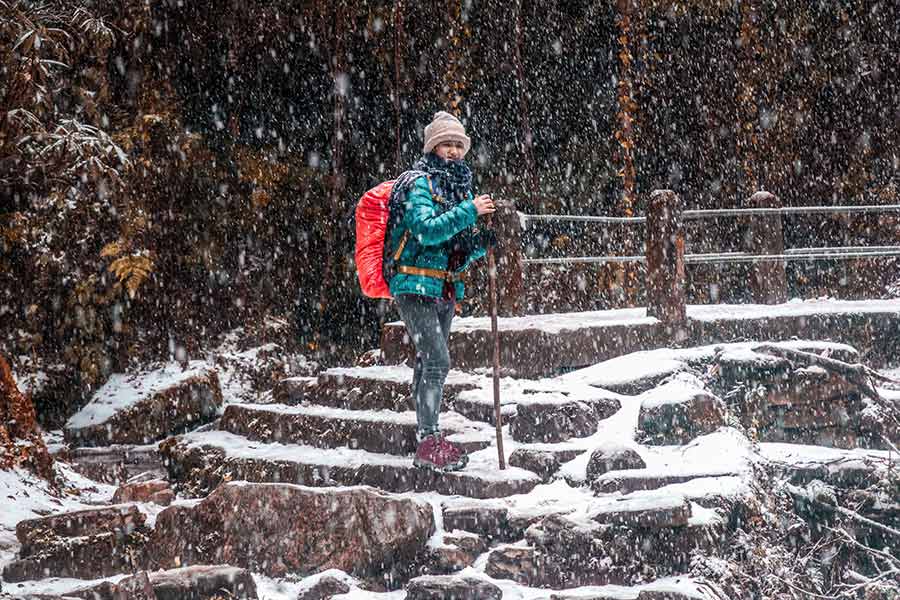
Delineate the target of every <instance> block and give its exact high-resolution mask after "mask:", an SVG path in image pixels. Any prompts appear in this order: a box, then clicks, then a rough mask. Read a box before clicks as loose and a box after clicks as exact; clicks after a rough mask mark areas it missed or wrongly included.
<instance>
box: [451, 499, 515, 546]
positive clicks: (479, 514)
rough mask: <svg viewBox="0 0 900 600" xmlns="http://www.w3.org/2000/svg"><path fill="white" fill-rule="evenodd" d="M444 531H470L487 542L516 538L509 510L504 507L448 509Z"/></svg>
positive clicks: (478, 506) (469, 506) (481, 506)
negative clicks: (511, 525)
mask: <svg viewBox="0 0 900 600" xmlns="http://www.w3.org/2000/svg"><path fill="white" fill-rule="evenodd" d="M444 529H445V530H447V531H453V530H454V529H461V530H463V531H470V532H473V533H477V534H479V535H481V536H483V537H484V538H485V539H487V540H510V539H511V538H513V537H515V532H514V531H512V528H511V527H510V522H509V509H507V508H506V507H502V506H488V505H483V504H479V505H475V504H473V505H463V506H450V507H446V508H444ZM520 533H521V532H520Z"/></svg>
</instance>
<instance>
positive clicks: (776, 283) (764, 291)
mask: <svg viewBox="0 0 900 600" xmlns="http://www.w3.org/2000/svg"><path fill="white" fill-rule="evenodd" d="M781 206H782V204H781V199H780V198H779V197H778V196H776V195H775V194H770V193H769V192H756V193H755V194H753V195H752V196H751V197H750V198H748V199H746V200H745V201H744V208H781ZM744 219H745V220H744V227H745V228H744V239H743V250H744V252H748V253H750V254H784V235H783V232H782V225H781V215H777V214H776V215H753V216H748V217H744ZM784 264H785V263H784V261H783V260H779V261H773V262H754V263H751V264H750V293H751V294H752V296H753V301H754V302H756V303H758V304H779V303H781V302H786V301H787V274H786V272H785V267H784Z"/></svg>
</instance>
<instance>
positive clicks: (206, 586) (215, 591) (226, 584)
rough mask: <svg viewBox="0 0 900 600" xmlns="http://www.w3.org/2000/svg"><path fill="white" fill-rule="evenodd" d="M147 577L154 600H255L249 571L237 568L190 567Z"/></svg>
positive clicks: (158, 572) (226, 566)
mask: <svg viewBox="0 0 900 600" xmlns="http://www.w3.org/2000/svg"><path fill="white" fill-rule="evenodd" d="M149 575H150V584H151V585H152V586H153V591H154V593H155V594H156V598H157V599H158V600H206V599H210V600H214V599H218V598H234V599H238V598H242V599H243V598H246V599H251V598H257V595H256V583H255V582H254V581H253V576H252V575H251V574H250V571H248V570H246V569H241V568H238V567H231V566H228V565H194V566H190V567H182V568H178V569H170V570H168V571H153V572H151V573H150V574H149ZM126 581H127V580H126Z"/></svg>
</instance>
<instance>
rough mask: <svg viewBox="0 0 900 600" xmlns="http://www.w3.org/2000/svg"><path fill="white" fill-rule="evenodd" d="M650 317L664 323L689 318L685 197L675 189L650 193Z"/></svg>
mask: <svg viewBox="0 0 900 600" xmlns="http://www.w3.org/2000/svg"><path fill="white" fill-rule="evenodd" d="M646 230H647V316H648V317H656V318H657V319H659V320H660V321H662V322H663V323H673V324H674V323H682V322H684V321H686V320H687V314H686V310H685V296H686V294H685V289H684V230H683V229H682V226H681V199H680V198H679V197H678V194H676V193H675V192H673V191H671V190H656V191H654V192H653V193H652V194H650V203H649V204H648V206H647V226H646Z"/></svg>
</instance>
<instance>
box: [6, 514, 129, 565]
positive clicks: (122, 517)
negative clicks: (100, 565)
mask: <svg viewBox="0 0 900 600" xmlns="http://www.w3.org/2000/svg"><path fill="white" fill-rule="evenodd" d="M144 522H145V517H144V514H143V513H142V512H141V511H140V510H138V508H137V506H134V505H132V504H117V505H114V506H104V507H100V508H87V509H84V510H76V511H70V512H64V513H59V514H55V515H50V516H47V517H39V518H36V519H25V520H24V521H19V522H18V523H17V524H16V538H18V540H19V543H20V544H22V547H21V550H20V552H19V555H20V556H21V557H23V558H25V557H28V556H30V555H32V554H38V553H40V552H42V551H44V550H48V549H52V548H53V547H54V546H56V545H58V544H59V543H60V541H61V540H62V539H64V538H76V537H88V536H93V535H98V534H104V533H112V534H114V535H115V536H116V537H120V538H121V537H125V536H127V535H129V534H130V533H132V532H133V531H135V530H139V529H141V528H142V527H143V526H144Z"/></svg>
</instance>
